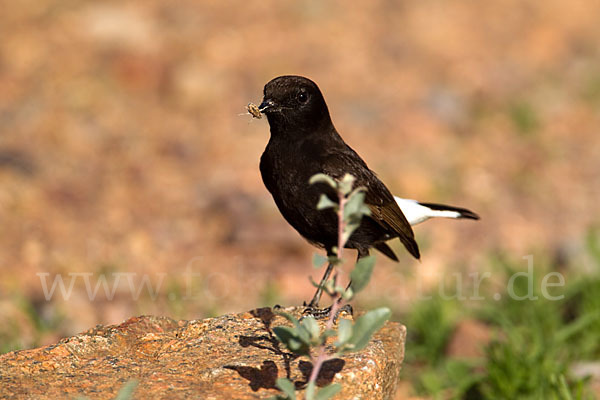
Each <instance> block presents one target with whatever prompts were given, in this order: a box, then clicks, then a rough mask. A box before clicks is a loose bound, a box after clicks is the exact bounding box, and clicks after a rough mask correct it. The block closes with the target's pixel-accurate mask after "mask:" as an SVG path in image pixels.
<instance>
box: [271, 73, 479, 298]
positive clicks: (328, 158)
mask: <svg viewBox="0 0 600 400" xmlns="http://www.w3.org/2000/svg"><path fill="white" fill-rule="evenodd" d="M263 94H264V98H263V101H262V103H261V105H260V106H259V110H260V112H262V113H264V114H265V115H266V116H267V120H268V121H269V125H270V127H271V137H270V139H269V143H268V144H267V147H266V148H265V151H264V153H263V155H262V157H261V159H260V172H261V175H262V179H263V182H264V184H265V186H266V187H267V189H268V190H269V192H271V194H272V195H273V199H274V200H275V203H276V204H277V207H278V208H279V211H280V212H281V214H282V215H283V217H284V218H285V219H286V220H287V222H289V224H290V225H292V226H293V227H294V229H296V230H297V231H298V233H300V235H302V236H303V237H304V238H306V239H307V240H308V241H309V242H310V243H312V244H314V245H316V246H318V247H321V248H324V249H325V250H326V251H327V253H328V254H329V255H331V254H332V248H333V247H334V246H336V244H337V237H338V234H337V228H338V224H337V216H336V214H335V213H334V212H333V211H332V210H324V211H320V210H317V208H316V205H317V202H318V200H319V197H320V195H321V194H322V193H326V194H327V196H328V197H329V198H330V199H331V200H333V201H337V196H336V194H335V192H334V191H333V189H332V188H330V187H329V186H327V185H326V184H315V185H310V184H309V182H308V181H309V179H310V178H311V177H312V176H313V175H315V174H317V173H324V174H327V175H329V176H331V177H333V178H335V179H341V178H342V177H343V176H344V175H345V174H346V173H349V174H352V175H353V176H354V177H355V178H356V181H355V186H364V187H365V188H366V189H367V192H366V196H365V204H366V205H367V207H368V208H369V209H370V211H371V215H370V216H366V217H364V218H363V220H362V222H361V224H360V227H359V228H358V229H357V230H356V231H354V233H353V234H352V236H351V237H350V238H349V240H348V242H347V243H346V246H345V247H347V248H352V249H356V250H357V251H358V257H359V258H360V257H364V256H366V255H368V254H369V249H371V248H375V249H377V250H379V251H380V252H382V253H383V254H385V255H386V256H388V257H389V258H391V259H392V260H394V261H398V258H397V257H396V255H395V254H394V252H393V251H392V249H391V248H390V247H389V246H388V245H387V244H386V241H388V240H390V239H394V238H396V237H397V238H399V239H400V241H401V242H402V244H403V245H404V247H406V249H407V250H408V252H409V253H410V254H412V255H413V256H414V257H415V258H417V259H419V258H420V253H419V246H418V245H417V242H416V241H415V238H414V234H413V231H412V228H411V224H417V223H419V222H422V221H425V220H426V219H428V218H431V217H437V216H440V217H449V218H471V219H479V217H478V216H477V215H476V214H475V213H473V212H471V211H469V210H466V209H463V208H457V207H449V206H444V205H439V204H432V203H418V202H416V201H414V200H407V199H401V198H397V197H394V196H393V195H392V194H391V193H390V191H389V190H388V188H387V187H386V186H385V185H384V184H383V182H381V181H380V180H379V178H378V177H377V175H375V173H374V172H373V171H371V170H370V169H369V167H368V166H367V164H366V163H365V162H364V161H363V159H362V158H361V157H360V156H359V155H358V154H357V153H356V152H355V151H354V150H353V149H352V148H350V146H348V145H347V144H346V143H345V142H344V140H343V139H342V138H341V137H340V135H339V134H338V132H337V130H336V129H335V127H334V126H333V123H332V121H331V117H330V116H329V110H328V108H327V104H326V103H325V99H324V98H323V95H322V94H321V91H320V90H319V88H318V86H317V85H316V84H315V83H314V82H313V81H311V80H310V79H307V78H304V77H301V76H291V75H288V76H280V77H278V78H275V79H273V80H271V81H270V82H269V83H267V84H266V85H265V88H264V93H263ZM404 209H406V211H405V212H404V213H403V211H404ZM407 216H408V219H407ZM332 268H333V266H332V265H331V264H330V265H329V266H328V267H327V270H326V272H325V276H324V277H323V280H322V282H321V283H323V282H324V281H325V280H326V279H328V277H329V274H330V273H331V270H332ZM320 296H321V290H320V289H319V290H317V292H316V293H315V296H314V297H313V299H312V301H311V302H310V304H309V307H311V308H316V307H318V302H319V299H320Z"/></svg>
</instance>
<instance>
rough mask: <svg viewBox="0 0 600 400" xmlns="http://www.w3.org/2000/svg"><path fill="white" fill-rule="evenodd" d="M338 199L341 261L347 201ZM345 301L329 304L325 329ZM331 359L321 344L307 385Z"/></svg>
mask: <svg viewBox="0 0 600 400" xmlns="http://www.w3.org/2000/svg"><path fill="white" fill-rule="evenodd" d="M338 197H339V207H338V213H337V214H338V245H337V254H336V257H337V258H338V260H341V259H342V249H343V248H344V245H345V244H346V243H344V230H345V229H346V221H344V206H345V205H346V202H347V199H346V196H345V195H344V194H343V193H341V192H338ZM334 268H335V271H334V273H333V287H334V288H335V287H336V286H337V277H338V268H339V267H338V264H337V263H336V264H335V267H334ZM344 304H345V300H344V299H343V298H342V295H341V294H338V295H337V296H336V297H335V298H334V299H333V304H331V308H330V310H329V318H328V319H327V322H326V324H325V329H332V328H333V325H334V323H335V317H336V316H337V314H338V312H339V311H340V309H341V308H342V307H343V306H344ZM331 358H332V357H331V356H330V355H328V354H327V353H326V352H325V343H322V344H321V345H320V346H319V349H318V350H317V357H312V362H313V363H312V364H313V368H312V371H311V372H310V378H309V379H308V383H311V382H313V383H314V384H315V386H316V384H317V377H318V376H319V372H320V371H321V368H322V367H323V364H324V363H325V362H326V361H327V360H330V359H331Z"/></svg>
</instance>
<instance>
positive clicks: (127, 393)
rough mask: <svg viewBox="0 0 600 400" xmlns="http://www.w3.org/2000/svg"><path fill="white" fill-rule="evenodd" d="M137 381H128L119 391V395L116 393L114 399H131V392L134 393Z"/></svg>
mask: <svg viewBox="0 0 600 400" xmlns="http://www.w3.org/2000/svg"><path fill="white" fill-rule="evenodd" d="M138 383H139V382H138V380H137V379H130V380H128V381H127V382H126V383H125V384H124V385H123V386H122V387H121V389H120V390H119V393H117V397H115V400H129V399H131V398H133V392H134V391H135V389H136V388H137V386H138Z"/></svg>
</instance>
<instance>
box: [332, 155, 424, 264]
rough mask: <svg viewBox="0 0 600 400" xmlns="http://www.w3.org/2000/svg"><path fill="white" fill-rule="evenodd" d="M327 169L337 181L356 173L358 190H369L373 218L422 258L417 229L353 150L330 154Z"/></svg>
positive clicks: (411, 251)
mask: <svg viewBox="0 0 600 400" xmlns="http://www.w3.org/2000/svg"><path fill="white" fill-rule="evenodd" d="M323 167H324V168H323V169H324V171H323V172H324V173H325V174H327V175H329V176H332V177H334V178H336V179H341V178H342V177H343V175H344V174H345V173H349V174H352V175H353V176H354V177H355V178H356V182H355V187H358V186H364V187H366V188H367V193H366V195H365V204H366V205H367V207H368V208H369V210H371V219H373V220H374V221H375V222H377V223H378V224H379V225H380V226H381V227H382V228H384V229H385V230H386V231H389V232H390V234H391V237H395V236H398V238H399V239H400V241H401V242H402V244H403V245H404V247H406V249H407V250H408V252H409V253H410V254H412V255H413V257H415V258H417V259H419V258H420V252H419V246H418V245H417V242H416V241H415V236H414V233H413V230H412V228H411V226H410V224H409V223H408V221H407V219H406V217H405V216H404V214H403V213H402V211H401V210H400V207H399V206H398V204H397V203H396V201H395V200H394V196H393V195H392V194H391V193H390V191H389V189H388V188H387V187H386V186H385V185H384V184H383V182H381V180H379V178H378V177H377V175H375V173H374V172H373V171H371V170H370V169H369V167H368V166H367V164H366V163H365V162H364V161H363V159H362V158H360V156H359V155H358V154H357V153H356V152H355V151H354V150H353V149H352V148H350V147H349V146H347V145H346V149H344V151H339V149H338V151H336V152H332V153H330V156H329V157H328V159H327V161H326V162H325V163H323Z"/></svg>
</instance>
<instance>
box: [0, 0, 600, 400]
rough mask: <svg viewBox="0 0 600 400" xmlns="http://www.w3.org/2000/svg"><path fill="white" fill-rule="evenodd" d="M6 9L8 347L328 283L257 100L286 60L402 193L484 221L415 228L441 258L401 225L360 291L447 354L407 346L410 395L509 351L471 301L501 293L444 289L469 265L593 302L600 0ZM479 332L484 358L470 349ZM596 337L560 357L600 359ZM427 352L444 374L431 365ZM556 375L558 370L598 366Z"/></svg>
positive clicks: (259, 301) (1, 310) (302, 295)
mask: <svg viewBox="0 0 600 400" xmlns="http://www.w3.org/2000/svg"><path fill="white" fill-rule="evenodd" d="M0 5H1V6H2V9H3V12H2V13H1V14H0V38H1V39H0V273H1V279H0V344H1V346H2V347H1V348H0V350H1V351H2V352H6V351H10V350H13V349H18V348H28V347H32V346H38V345H43V344H47V343H52V342H55V341H56V340H58V339H59V338H61V337H64V336H67V335H72V334H75V333H77V332H80V331H83V330H85V329H88V328H90V327H92V326H94V325H95V324H98V323H101V324H114V323H119V322H121V321H123V320H124V319H126V318H128V317H131V316H134V315H139V314H155V315H165V316H170V317H172V318H183V319H199V318H204V317H208V316H213V315H218V314H223V313H228V312H242V311H245V310H249V309H252V308H256V307H260V306H270V305H274V304H276V303H279V304H282V305H297V304H301V303H302V301H304V300H308V299H309V297H310V296H311V294H312V291H313V287H312V286H311V284H310V283H309V281H308V275H309V274H312V275H313V276H314V277H315V279H317V278H318V277H320V275H321V271H316V270H313V269H312V267H311V257H312V253H314V252H315V249H313V248H312V247H311V246H310V245H309V244H308V243H306V242H305V241H304V240H303V239H301V238H300V236H299V235H298V234H297V233H296V232H295V231H293V230H292V228H291V227H289V226H288V225H287V223H286V222H285V221H284V220H283V218H282V217H281V216H280V214H279V212H278V210H277V209H276V206H275V204H274V202H273V200H272V198H271V196H270V194H269V193H268V192H267V190H266V189H265V188H264V186H263V184H262V181H261V177H260V173H259V170H258V161H259V157H260V155H261V153H262V151H263V149H264V147H265V145H266V143H267V140H268V137H269V128H268V124H267V122H266V120H265V119H261V120H253V119H252V118H251V117H250V116H249V115H243V113H244V112H245V105H246V104H247V103H248V102H255V103H258V102H260V100H261V98H262V88H263V86H264V84H265V83H266V82H267V81H269V80H270V79H272V78H274V77H276V76H279V75H283V74H298V75H304V76H307V77H309V78H311V79H313V80H314V81H315V82H317V83H318V84H319V86H320V88H321V90H322V91H323V93H324V95H325V98H326V100H327V102H328V105H329V108H330V112H331V114H332V118H333V121H334V123H335V125H336V127H337V129H338V130H339V132H340V133H341V134H342V136H343V137H344V138H345V140H346V141H347V142H348V143H349V144H350V145H351V146H352V147H353V148H355V149H356V150H357V151H358V152H359V153H360V154H361V155H362V156H363V158H364V159H365V161H366V162H367V163H368V164H369V166H370V167H371V168H372V169H374V170H375V171H377V172H378V174H379V175H380V177H381V178H382V180H383V181H384V182H386V184H387V185H388V187H389V188H390V189H391V190H392V192H393V193H394V194H396V195H399V196H402V197H407V198H416V199H419V200H422V201H432V202H441V203H448V204H454V205H459V206H463V207H467V208H470V209H472V210H474V211H476V212H478V213H479V214H480V215H481V217H482V219H481V221H479V222H472V221H451V220H435V221H429V222H427V223H425V224H423V225H419V226H417V227H416V228H415V232H416V235H417V238H418V241H419V243H420V245H421V248H422V261H421V262H420V263H419V262H416V261H415V260H413V259H411V258H410V257H409V256H407V255H406V252H405V251H404V250H403V249H402V248H401V247H400V245H399V244H398V243H395V244H394V249H395V250H396V252H397V253H398V254H399V255H401V262H400V263H399V264H397V263H393V262H390V261H389V260H387V259H384V257H378V262H377V267H376V271H375V273H374V277H373V280H372V282H371V285H370V286H369V288H368V289H367V290H366V291H365V292H364V294H362V298H360V299H359V301H358V308H359V309H360V308H361V307H370V306H371V305H374V304H387V305H388V306H390V307H392V309H393V310H394V312H395V319H397V320H400V321H402V322H403V323H405V324H407V325H408V329H409V332H410V331H411V329H412V331H413V332H416V333H417V335H416V336H414V337H412V339H411V340H415V342H414V343H415V344H414V345H413V346H412V348H413V349H417V348H418V344H417V343H420V345H423V346H424V348H425V349H426V350H427V349H433V348H435V349H437V350H436V351H437V352H435V351H434V350H431V351H432V352H433V353H432V354H431V355H429V356H424V355H422V354H421V355H419V354H414V355H413V357H412V358H411V356H410V354H408V361H411V360H412V366H413V367H414V368H417V369H413V371H417V372H415V373H414V374H413V375H410V371H411V369H410V368H411V366H410V365H409V366H408V367H407V368H408V371H409V373H408V375H409V376H405V377H404V379H405V380H406V381H410V382H413V383H411V384H408V386H410V387H408V388H404V392H403V393H405V394H406V395H409V394H410V395H416V394H417V393H420V395H422V396H437V395H440V393H441V395H442V396H445V397H448V396H450V397H451V396H461V395H462V394H463V393H466V392H468V391H469V390H472V383H470V385H471V386H469V385H467V384H465V387H466V389H464V390H462V389H460V388H457V386H456V385H457V383H456V382H458V381H460V379H459V378H456V377H455V378H451V379H450V378H449V380H448V382H438V381H435V379H438V380H440V379H441V378H440V376H442V375H443V372H440V371H439V370H436V369H435V368H442V369H443V370H444V371H448V370H450V371H458V370H459V369H457V368H458V367H452V368H448V367H447V365H446V364H444V363H445V362H446V360H448V359H449V357H450V358H451V357H454V358H461V357H463V356H464V357H463V358H465V357H466V358H469V357H470V358H471V359H476V360H480V361H481V360H482V359H483V358H482V357H486V354H487V357H488V359H489V356H490V354H489V351H492V350H489V347H487V348H488V350H486V351H487V352H486V351H483V350H481V349H482V348H484V347H485V346H489V343H488V342H489V340H491V339H489V338H490V337H493V336H494V333H493V332H495V331H494V329H493V327H494V324H493V323H492V322H491V321H490V320H489V318H488V319H486V318H484V317H481V316H480V314H477V315H479V316H478V317H477V318H475V317H473V316H472V314H468V315H466V314H465V315H463V314H464V309H467V308H468V309H472V308H474V309H476V310H479V311H480V309H482V308H486V307H487V306H486V307H480V305H479V306H478V305H477V304H476V305H475V306H474V307H472V306H470V305H467V304H465V302H461V301H458V303H457V305H456V306H449V304H450V303H452V304H454V303H456V301H457V299H453V300H452V301H450V300H448V301H437V300H436V299H438V297H439V296H440V293H441V295H442V296H443V297H444V299H446V298H448V297H452V296H448V294H449V293H450V294H451V293H454V292H456V291H457V289H456V288H457V285H456V281H457V276H458V277H462V278H463V282H462V285H463V286H462V289H461V290H466V288H468V286H469V283H468V282H467V279H468V276H469V275H468V274H469V273H473V272H479V273H483V272H484V271H489V272H490V273H491V274H492V278H491V282H492V284H491V285H490V286H491V287H492V288H491V289H490V290H492V291H491V292H490V293H493V289H494V288H497V287H499V286H502V285H504V286H506V280H507V279H505V278H506V277H508V276H509V275H508V274H507V273H506V272H507V271H509V270H510V271H521V270H524V271H527V261H526V260H523V257H524V256H527V255H533V256H534V263H533V264H534V265H535V268H536V271H537V270H538V269H539V270H543V271H560V272H561V273H562V274H564V276H565V279H566V286H565V287H567V288H568V287H575V289H572V290H571V292H572V293H575V294H573V296H575V297H576V296H578V295H580V294H581V293H584V292H585V290H584V289H582V288H580V287H578V286H573V285H574V284H571V283H570V282H572V281H573V280H578V279H579V280H582V281H588V282H590V281H591V280H590V278H589V277H590V276H591V277H597V275H598V274H597V272H598V269H599V268H600V265H599V264H600V257H596V255H597V252H596V251H597V250H598V248H600V244H599V239H598V238H599V236H598V235H597V228H596V227H598V225H599V224H600V207H599V206H598V200H599V199H600V138H599V133H600V42H599V41H598V38H599V37H600V20H599V18H598V10H599V6H600V4H598V2H597V1H594V0H589V1H587V0H573V1H570V2H564V1H559V0H547V1H544V2H540V1H535V0H502V1H495V2H482V1H475V0H464V1H444V0H427V1H420V2H395V1H389V0H376V1H370V2H363V3H361V4H351V5H350V4H349V3H348V2H343V1H332V2H321V1H317V0H313V1H298V2H281V1H261V2H239V1H238V2H197V1H189V0H183V1H178V2H176V3H173V2H169V1H166V0H146V1H102V2H91V1H77V0H61V1H58V0H56V1H45V2H39V1H34V0H23V1H19V2H8V1H0ZM240 114H242V115H240ZM351 257H353V255H352V256H351ZM499 265H500V266H499ZM507 265H508V266H507ZM586 274H587V275H586ZM571 277H572V278H571ZM582 277H584V278H582ZM585 277H587V278H585ZM57 279H59V280H61V279H62V280H61V281H59V280H57ZM61 284H62V285H61ZM105 284H106V285H105ZM448 286H449V287H450V289H448ZM599 287H600V286H599ZM53 288H54V289H53ZM536 288H537V289H539V288H538V285H536ZM442 289H443V290H442ZM537 289H536V290H537ZM563 289H564V288H563ZM52 290H54V291H52ZM560 290H561V288H557V290H556V291H555V293H559V294H560V293H562V292H561V291H560ZM565 290H567V289H565ZM453 291H454V292H453ZM442 292H443V293H442ZM423 293H433V294H434V297H433V300H432V301H424V300H423V299H422V297H423V296H422V294H423ZM436 293H437V295H435V294H436ZM482 293H483V292H482ZM585 293H588V292H585ZM589 293H591V294H590V296H591V300H590V301H592V302H593V301H596V297H597V296H596V297H594V295H593V293H595V289H594V290H592V289H590V292H589ZM598 293H600V292H598ZM598 296H600V295H598ZM454 297H456V296H454ZM567 297H568V296H567ZM569 298H571V297H568V299H569ZM458 300H460V299H458ZM495 300H496V302H494V300H489V301H488V302H484V303H485V304H486V305H489V307H492V309H493V307H494V306H496V307H498V306H500V305H501V301H500V302H499V301H498V299H495ZM573 301H574V300H573ZM479 303H481V302H479ZM569 304H571V303H569ZM577 304H580V303H577ZM581 304H583V303H581ZM585 304H588V303H585ZM590 304H591V303H590ZM594 304H595V303H594ZM552 306H553V307H554V304H553V305H552ZM419 307H421V308H419ZM423 307H425V308H424V309H425V311H422V309H423ZM448 307H450V309H447V308H448ZM502 308H504V309H510V307H506V305H503V306H502ZM525 308H526V307H525ZM522 309H523V305H522V304H520V305H518V307H517V305H515V307H514V310H515V314H514V315H515V316H517V317H518V315H519V312H521V311H520V310H522ZM415 310H421V311H418V312H417V311H415ZM569 310H570V311H569ZM577 310H579V309H575V311H573V309H572V307H571V309H568V307H567V305H565V308H564V309H561V310H559V311H556V312H555V311H552V313H553V314H560V315H563V314H564V315H567V314H568V312H567V311H569V312H570V314H568V315H569V318H571V319H569V318H567V317H565V318H563V319H561V320H560V321H559V320H557V324H558V325H557V327H558V326H559V325H561V324H563V325H564V324H567V323H569V322H570V321H576V320H577V315H579V314H577V313H578V312H579V311H577ZM479 311H477V312H479ZM428 312H429V313H430V314H427V313H428ZM419 313H421V314H419ZM461 313H462V314H461ZM561 313H562V314H561ZM573 313H575V314H577V315H575V314H573ZM489 314H494V312H492V313H489ZM423 315H425V317H423ZM427 315H429V317H427ZM573 315H575V316H573ZM420 317H423V318H422V319H421V320H420V321H421V324H422V325H419V323H418V322H415V319H414V318H417V320H418V318H420ZM436 318H437V319H436ZM589 318H590V319H591V320H593V319H594V318H595V317H593V316H592V317H589ZM410 321H412V323H413V324H414V325H413V326H414V327H411V324H410V323H409V322H410ZM464 321H467V322H464ZM515 323H516V322H515ZM440 324H442V325H443V326H445V327H446V328H447V329H446V330H441V331H443V332H444V335H442V336H443V337H439V338H433V339H431V340H433V341H437V342H435V343H436V345H432V344H431V343H430V342H427V340H429V339H427V338H426V334H427V331H428V330H431V329H432V328H433V330H438V329H437V328H439V326H440ZM444 324H445V325H444ZM465 324H467V325H468V326H467V327H466V328H465V327H464V326H463V325H465ZM581 324H582V326H586V327H587V325H585V324H583V323H581ZM420 328H422V329H423V332H421V333H420V334H419V332H420V331H419V329H420ZM547 328H548V327H545V328H544V332H546V333H548V332H550V331H548V329H547ZM588 328H589V327H588ZM461 329H462V330H461ZM557 329H558V328H557ZM457 332H458V333H457ZM457 335H458V337H457ZM475 337H477V338H481V340H482V343H483V344H482V346H480V347H477V348H476V349H474V350H473V351H474V352H475V354H468V355H467V356H468V357H467V356H465V355H464V354H460V350H459V351H458V352H459V354H450V353H451V349H450V350H449V347H451V346H450V345H451V344H452V343H454V342H453V341H458V344H454V346H455V347H457V346H458V348H459V349H461V348H463V347H464V346H465V345H461V344H460V343H461V342H460V340H461V339H462V340H463V342H468V343H472V342H477V340H475V339H473V338H475ZM419 340H421V342H419ZM477 343H479V342H477ZM435 346H438V347H435ZM590 346H592V347H593V345H591V344H590ZM410 348H411V345H410V342H409V352H410ZM588 350H589V352H590V353H586V354H584V355H579V356H577V357H575V356H573V357H571V358H569V359H568V360H563V361H561V362H560V363H559V364H560V365H563V366H564V365H567V364H568V363H567V361H568V362H569V363H570V362H571V361H573V362H575V361H577V360H580V359H586V358H594V357H595V356H592V354H595V355H597V352H598V349H597V348H596V347H593V348H591V349H588ZM419 357H420V358H419ZM428 357H429V358H428ZM440 360H442V361H440ZM535 363H537V362H535ZM535 363H534V364H535ZM425 366H426V367H425ZM462 367H463V366H462V364H461V368H462ZM418 368H422V369H421V370H418ZM423 368H430V369H429V370H428V371H437V372H435V373H433V374H432V375H433V376H435V377H436V378H435V379H434V378H431V379H434V382H433V383H431V379H430V380H429V381H427V382H422V381H423V376H425V375H424V373H422V371H423ZM431 368H433V369H431ZM469 368H471V369H469ZM472 368H475V367H473V366H472V365H469V366H468V368H467V370H468V371H470V372H468V373H465V376H470V377H473V376H478V375H476V374H473V372H472V371H474V369H472ZM478 368H479V369H475V370H476V371H479V373H483V374H485V373H487V372H482V369H481V366H479V367H478ZM565 368H566V367H565ZM484 370H485V371H489V370H490V368H487V369H486V368H484ZM552 374H554V375H552V376H555V378H556V379H555V381H554V383H553V384H554V385H555V386H556V385H559V386H560V385H561V382H563V380H562V377H564V376H566V377H567V379H566V381H567V383H566V384H567V386H568V387H569V388H572V387H573V385H574V384H575V383H573V382H578V381H577V380H576V379H574V378H572V376H573V374H570V373H569V371H567V370H561V371H558V372H557V373H556V374H555V373H554V372H552ZM575 375H576V374H575ZM549 376H550V375H548V376H546V375H544V379H546V378H547V379H546V381H547V380H548V379H550V378H548V377H549ZM487 378H489V376H488V377H487ZM487 378H486V379H487ZM482 379H483V378H482ZM550 380H551V379H550ZM510 381H514V379H511V380H510ZM449 382H450V383H449ZM461 382H462V381H461ZM557 382H558V383H557ZM563 383H564V382H563ZM461 390H462V391H461ZM481 391H482V390H481V389H480V392H481Z"/></svg>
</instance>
